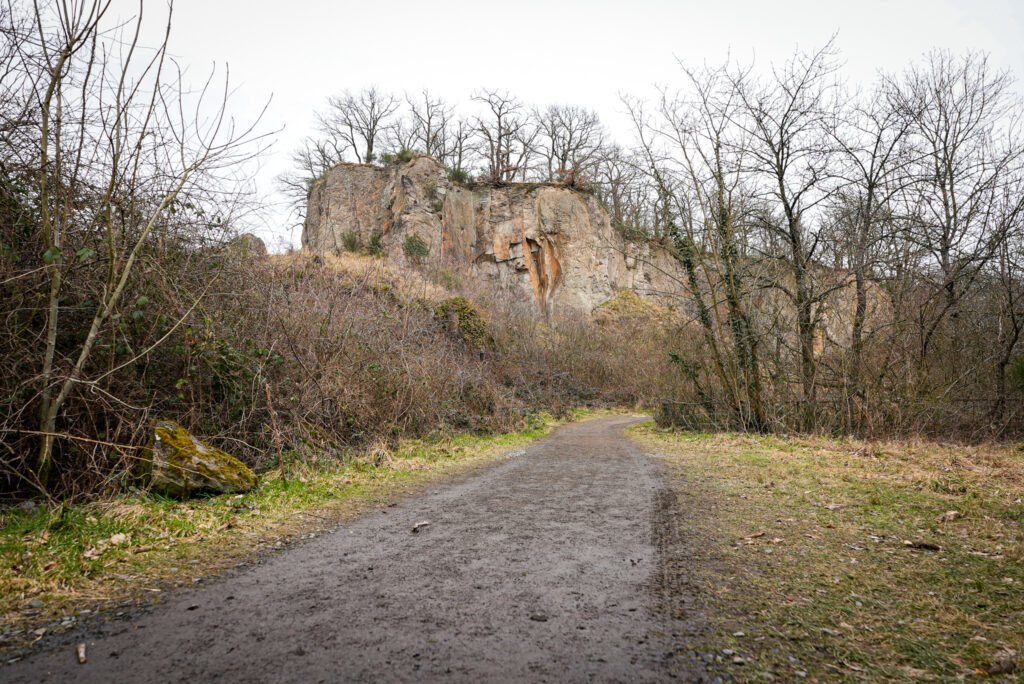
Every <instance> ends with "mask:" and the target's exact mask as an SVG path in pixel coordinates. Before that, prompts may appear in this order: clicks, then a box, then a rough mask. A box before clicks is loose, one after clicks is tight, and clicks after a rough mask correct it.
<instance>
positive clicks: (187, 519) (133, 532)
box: [0, 412, 592, 650]
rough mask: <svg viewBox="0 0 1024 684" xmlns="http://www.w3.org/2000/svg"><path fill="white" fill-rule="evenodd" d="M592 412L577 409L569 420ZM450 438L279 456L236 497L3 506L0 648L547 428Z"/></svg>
mask: <svg viewBox="0 0 1024 684" xmlns="http://www.w3.org/2000/svg"><path fill="white" fill-rule="evenodd" d="M589 415H592V413H588V412H577V413H576V414H574V415H573V416H572V417H571V418H570V419H569V420H575V419H580V418H583V417H587V416H589ZM561 422H565V421H556V420H553V419H550V418H548V419H545V420H543V421H541V422H538V423H535V425H534V427H532V428H531V429H527V430H524V431H521V432H516V433H509V434H500V435H491V436H473V435H464V434H457V435H448V436H443V437H437V438H434V439H430V440H416V441H406V442H403V443H402V445H401V447H400V448H399V449H398V450H397V451H396V452H394V453H391V452H386V451H380V450H378V451H372V450H371V451H369V452H366V453H365V454H362V455H358V456H357V455H353V456H352V458H351V459H350V460H349V461H348V462H347V463H345V464H339V463H337V461H336V460H332V461H331V462H329V463H317V462H311V461H307V460H296V459H288V458H285V459H284V462H283V463H282V464H281V467H280V468H277V469H275V470H274V471H272V472H270V473H266V474H264V475H263V476H262V477H261V481H260V485H259V486H258V487H257V488H256V489H255V490H253V491H252V492H249V493H247V494H244V495H236V496H231V495H223V496H216V497H211V498H206V499H193V500H189V501H184V502H179V501H172V500H169V499H162V498H158V497H153V496H145V495H141V494H140V495H134V496H125V497H119V498H115V499H111V500H107V501H97V502H93V503H89V504H85V505H79V506H63V507H56V508H45V507H36V508H35V509H33V510H31V511H26V510H22V509H14V510H11V509H7V510H0V650H10V649H12V648H18V647H21V646H23V645H25V643H26V642H27V641H31V640H32V639H34V638H36V637H38V636H41V633H37V630H39V629H47V630H54V629H61V628H65V627H69V626H71V625H72V624H74V622H75V621H76V620H77V619H78V617H80V616H81V615H82V614H88V613H91V612H95V611H97V610H103V609H105V608H109V607H111V606H117V605H121V604H124V603H126V602H130V601H136V600H140V599H145V597H146V596H147V595H149V596H152V595H153V594H159V593H160V592H161V591H162V590H163V589H166V588H168V587H172V586H176V585H185V584H191V583H192V582H194V581H196V580H197V578H200V577H203V576H208V575H210V574H215V573H217V572H218V571H222V570H224V569H227V568H230V567H232V566H233V565H235V564H237V563H238V562H239V561H240V560H244V559H246V558H249V557H252V556H254V555H257V554H259V553H261V552H264V551H270V550H273V549H275V548H280V547H283V546H285V545H287V544H288V543H289V542H291V541H293V540H296V539H300V538H303V537H309V536H310V535H315V534H317V531H318V530H321V529H324V528H326V527H328V526H331V525H333V524H334V523H335V522H337V521H339V520H343V519H345V518H348V517H351V516H354V515H357V514H358V513H360V512H362V511H365V510H368V509H371V508H374V507H379V506H381V505H384V504H387V503H389V502H391V501H393V500H395V499H397V498H401V497H402V496H406V495H408V494H410V493H414V492H415V491H417V489H418V488H419V487H422V486H423V485H425V484H428V483H432V482H436V481H437V480H438V479H439V478H443V477H445V476H449V475H453V474H458V473H462V472H465V471H466V470H468V469H470V468H473V467H476V466H479V465H483V464H486V463H488V462H490V461H493V460H494V459H496V458H499V457H501V456H502V455H504V454H505V453H507V452H508V451H509V450H512V449H515V448H518V447H521V446H523V445H526V444H527V443H529V442H531V441H533V440H535V439H538V438H540V437H543V436H544V435H546V434H548V433H549V432H550V431H551V430H552V429H553V428H554V427H555V426H557V425H558V424H560V423H561Z"/></svg>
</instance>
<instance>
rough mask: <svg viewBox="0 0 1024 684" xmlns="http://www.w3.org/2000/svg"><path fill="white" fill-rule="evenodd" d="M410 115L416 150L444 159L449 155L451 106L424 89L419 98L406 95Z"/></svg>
mask: <svg viewBox="0 0 1024 684" xmlns="http://www.w3.org/2000/svg"><path fill="white" fill-rule="evenodd" d="M406 102H407V103H408V105H409V113H410V114H411V116H412V120H413V125H412V130H413V140H414V146H415V148H416V149H417V150H420V151H422V152H423V153H424V154H426V155H429V156H431V157H433V158H434V159H437V160H440V161H444V159H445V158H446V157H447V156H448V155H449V152H450V148H451V139H450V131H449V127H450V125H451V119H452V116H453V112H454V110H453V108H452V107H451V106H450V105H448V104H447V103H446V102H445V101H444V99H443V98H440V97H434V96H432V95H431V94H430V91H429V90H427V89H424V90H423V91H422V92H421V93H420V99H419V100H413V99H411V98H409V97H408V96H407V97H406Z"/></svg>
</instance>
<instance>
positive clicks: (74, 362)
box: [0, 0, 1024, 496]
mask: <svg viewBox="0 0 1024 684" xmlns="http://www.w3.org/2000/svg"><path fill="white" fill-rule="evenodd" d="M137 28H138V25H136V24H129V25H123V24H121V25H119V24H118V22H116V21H114V20H113V19H112V18H111V17H109V16H108V15H107V5H106V3H103V2H94V1H92V0H77V1H76V2H70V3H41V4H40V5H39V6H35V5H33V6H32V7H27V6H26V7H21V6H19V5H16V4H14V3H5V4H3V5H2V6H0V64H2V66H3V68H2V69H0V315H2V316H3V321H4V325H3V327H2V330H0V489H2V490H3V492H4V493H5V494H7V495H9V496H22V495H27V494H29V493H31V492H37V493H38V492H43V493H47V494H50V495H58V494H64V495H68V494H73V493H95V492H97V491H105V490H106V489H117V488H120V487H124V486H129V485H130V483H131V470H132V463H133V458H134V454H135V453H136V450H137V448H138V447H139V446H141V445H142V444H143V443H144V442H145V441H146V439H147V438H148V434H147V433H148V426H149V425H150V424H151V422H152V421H153V420H154V419H156V418H166V417H171V418H174V419H176V420H179V421H180V422H182V423H183V424H185V425H186V426H187V427H188V428H190V429H192V430H195V431H196V432H197V433H199V434H201V435H202V436H203V437H205V438H207V439H209V440H211V441H212V442H214V443H216V444H217V445H219V446H222V447H224V448H226V449H227V450H229V451H231V452H232V453H234V454H236V455H238V456H240V457H242V458H244V459H245V460H246V461H247V462H249V463H250V464H253V465H256V466H259V465H261V464H263V463H265V462H267V461H268V459H273V458H276V456H275V455H276V454H278V453H280V452H282V451H288V452H293V453H295V454H298V455H301V456H303V457H313V456H314V455H315V456H316V457H327V458H331V457H336V456H340V455H341V454H344V453H347V449H349V448H350V447H351V446H353V445H358V444H362V443H367V442H372V441H379V440H384V441H387V440H393V439H395V438H397V437H398V436H399V435H406V434H414V435H425V434H428V433H430V432H432V431H436V430H443V429H478V430H500V429H508V428H510V427H513V426H516V425H521V424H523V422H524V421H526V420H528V418H529V415H530V414H531V413H532V412H534V411H537V410H541V409H548V410H553V411H559V410H562V409H564V408H566V407H569V406H573V405H578V404H580V403H586V402H594V401H599V402H614V403H620V404H636V403H639V404H644V405H647V406H661V407H662V408H663V414H664V415H665V416H666V417H667V418H669V419H673V420H678V421H681V422H687V423H691V424H700V425H711V426H719V427H736V428H741V429H751V430H788V429H798V430H829V431H836V432H865V433H870V432H892V431H929V432H936V433H939V432H941V433H944V434H956V435H959V436H968V437H981V436H991V435H996V436H1000V435H1008V434H1011V433H1013V432H1015V431H1017V430H1019V428H1020V426H1021V413H1022V412H1021V391H1020V385H1019V381H1020V379H1021V378H1022V376H1024V363H1022V362H1021V361H1020V358H1021V350H1020V334H1021V330H1022V327H1024V308H1022V307H1024V283H1022V280H1021V268H1022V261H1021V257H1022V256H1024V255H1022V253H1021V252H1022V248H1024V225H1022V218H1024V199H1022V198H1024V172H1022V146H1021V140H1020V130H1019V125H1020V115H1021V105H1020V99H1019V97H1018V95H1017V93H1016V91H1015V90H1014V87H1015V86H1014V83H1013V81H1012V79H1011V77H1010V76H1009V74H1006V73H1003V72H999V71H997V70H995V69H993V68H992V67H991V65H990V64H989V63H988V61H987V59H986V58H985V56H984V55H980V54H973V53H972V54H965V55H960V56H957V55H951V54H948V53H945V52H941V51H940V52H934V53H931V54H929V55H926V56H925V57H924V58H923V59H922V60H921V61H920V62H919V63H916V64H914V65H912V66H911V67H909V68H908V69H907V70H906V71H905V72H904V73H902V74H893V75H888V76H884V77H882V78H881V79H880V80H879V82H878V83H877V84H876V85H875V86H874V87H873V89H871V90H869V91H864V92H848V91H847V89H846V87H845V86H844V84H843V83H842V81H841V79H840V78H839V76H840V74H839V72H838V70H837V68H836V66H835V54H834V51H833V50H832V49H831V48H830V47H829V48H826V49H825V50H822V51H820V52H818V53H815V54H810V55H804V54H797V55H795V56H794V58H793V59H792V60H791V61H790V62H788V63H786V64H784V65H776V66H775V67H774V68H773V69H772V70H771V71H770V73H771V76H770V77H768V78H760V77H757V76H755V72H754V71H753V70H751V69H738V68H735V67H734V66H732V65H725V66H723V67H721V68H704V69H700V70H691V71H687V70H683V71H682V72H681V75H682V79H681V80H682V84H683V85H682V86H681V87H680V89H679V90H678V91H675V90H664V91H661V92H659V93H658V94H657V96H656V97H654V98H651V99H648V100H644V99H639V98H627V99H626V100H625V104H626V105H627V107H628V110H629V112H630V113H631V115H632V121H633V124H634V127H635V140H633V142H632V143H631V144H630V145H616V144H613V143H611V142H610V140H609V136H608V134H607V132H606V131H605V129H604V128H603V127H602V125H601V122H600V120H599V118H598V116H597V115H596V114H595V113H594V112H591V111H589V110H587V109H583V108H579V107H573V106H549V107H543V108H537V107H527V106H526V105H524V104H522V103H521V102H519V101H517V100H516V99H515V98H513V97H511V96H509V95H507V94H503V93H499V92H496V91H481V92H479V93H477V94H476V95H475V96H474V98H473V102H474V104H475V106H476V108H477V116H472V117H460V116H459V115H458V113H457V112H456V110H455V108H454V107H453V106H451V105H449V104H447V103H445V102H443V101H441V100H440V99H438V98H436V97H434V96H432V95H431V94H430V93H429V92H424V93H422V94H420V95H418V96H416V97H408V98H405V99H404V100H399V99H398V98H396V97H395V96H392V95H390V94H387V93H384V92H382V91H378V90H367V91H363V92H360V93H351V92H345V93H343V94H342V95H339V96H338V97H336V98H332V99H331V101H330V102H329V108H328V109H327V111H325V112H324V113H323V115H322V117H321V121H320V130H319V132H318V133H317V135H316V136H314V137H311V138H310V139H309V140H308V141H307V143H306V144H305V145H304V147H303V149H302V150H301V151H300V152H299V153H298V154H297V155H296V160H297V161H298V162H299V166H300V169H299V171H298V172H297V173H296V174H295V175H293V176H290V177H289V178H286V179H283V182H284V183H285V185H286V187H287V188H289V189H290V190H291V191H292V192H293V194H294V196H295V197H296V198H297V200H298V201H299V202H300V203H301V202H302V201H303V200H304V198H305V193H306V191H307V189H308V187H309V183H310V182H311V181H312V180H314V179H315V178H317V177H319V176H320V175H322V174H323V172H324V171H325V170H326V169H328V168H330V166H332V165H333V164H335V163H337V162H338V161H342V160H345V159H348V160H351V161H364V162H365V161H371V162H373V161H379V162H381V163H387V162H389V161H391V160H393V159H395V158H398V159H401V158H402V157H403V156H404V155H405V154H407V152H408V151H409V150H416V151H421V152H425V153H428V154H431V155H433V156H435V157H437V158H438V159H440V160H442V161H443V162H444V164H445V165H446V166H447V167H448V169H449V172H450V174H451V177H452V178H453V180H456V181H460V182H470V183H472V182H486V183H495V184H502V183H510V182H517V181H523V180H537V179H544V180H555V181H560V182H563V183H565V184H566V185H568V186H570V187H576V188H579V189H586V190H588V191H592V192H595V193H597V194H598V196H599V197H600V198H601V199H602V201H603V202H604V204H605V206H606V207H607V208H608V211H609V214H610V216H611V218H612V221H613V224H614V225H615V226H616V227H617V228H619V229H620V230H621V231H622V232H623V233H624V234H625V235H627V236H628V237H629V238H630V239H632V240H636V241H638V242H647V243H650V244H651V245H652V246H655V247H656V248H657V249H664V250H668V251H669V252H670V253H671V254H672V255H673V258H674V259H676V260H677V263H678V265H679V268H678V269H677V272H678V273H681V274H682V275H681V277H680V281H681V282H680V283H679V288H677V292H678V291H680V290H681V291H683V292H685V293H686V294H685V295H683V296H677V300H676V301H675V302H673V306H672V307H669V308H662V307H660V306H654V305H651V304H649V303H644V302H642V301H640V300H638V299H636V298H635V297H630V296H628V295H626V294H622V295H620V296H619V297H617V298H616V299H615V300H613V301H612V302H610V303H609V304H608V305H606V306H604V307H601V309H600V311H598V312H596V314H594V315H590V314H588V313H586V312H583V313H580V314H578V315H571V316H568V317H562V318H558V319H551V320H541V319H538V318H537V317H536V314H535V313H534V312H533V311H532V310H530V308H529V307H527V308H526V309H525V310H524V309H521V308H519V307H518V305H516V304H515V303H513V302H503V301H500V300H496V299H495V298H494V297H493V295H488V296H486V297H483V296H478V295H482V294H483V293H480V292H477V291H475V289H474V286H473V283H471V282H456V280H457V279H455V280H453V279H452V278H451V277H450V274H448V276H446V278H444V279H438V280H437V282H441V281H442V280H444V281H445V282H446V286H445V287H440V286H438V285H436V284H431V282H432V281H431V277H432V275H431V274H430V273H426V272H424V273H420V274H395V273H387V272H386V271H385V270H384V269H383V267H382V266H381V264H380V262H376V261H374V260H373V259H371V258H363V257H361V258H355V257H352V258H349V257H335V256H328V257H313V256H310V255H301V254H300V255H290V256H276V257H275V256H271V257H267V256H266V255H264V254H262V252H261V251H260V250H259V248H258V245H254V244H253V242H252V241H246V240H238V239H234V238H233V236H235V235H236V234H237V232H238V231H239V229H240V226H241V225H242V221H241V218H242V217H243V216H244V215H245V214H246V213H247V212H250V211H253V209H254V206H253V204H252V202H251V201H250V198H249V197H248V196H247V194H246V192H245V190H246V185H245V183H244V178H245V177H246V173H247V170H248V167H247V166H246V164H247V163H248V162H249V161H250V160H252V159H254V158H256V157H258V156H259V154H260V153H261V144H262V138H261V137H260V136H259V135H256V134H254V132H253V129H252V128H249V127H244V126H243V127H239V126H237V125H236V124H235V122H234V121H233V119H231V117H230V116H229V111H228V104H227V97H226V94H227V93H228V92H229V87H228V85H227V84H226V83H224V84H219V82H218V81H215V80H214V79H213V78H212V77H211V79H210V80H209V81H207V82H206V83H204V84H199V85H198V86H189V85H187V84H185V83H184V82H183V80H182V77H181V74H180V72H179V71H178V68H177V66H176V65H175V64H173V62H171V61H169V60H167V58H166V54H167V43H166V42H164V43H163V44H161V45H159V46H156V47H155V48H146V47H143V46H141V45H140V44H139V41H138V33H137V30H136V29H137ZM218 85H219V87H218ZM457 295H463V296H466V297H468V300H462V299H453V297H455V296H457ZM484 300H486V306H484V305H482V304H481V302H483V301H484ZM460 316H471V317H479V320H474V321H472V322H470V323H467V321H465V320H462V319H461V318H460ZM467 326H468V327H467ZM467 330H475V331H477V333H479V334H477V333H474V334H467ZM480 331H485V332H480Z"/></svg>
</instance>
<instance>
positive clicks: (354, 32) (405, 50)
mask: <svg viewBox="0 0 1024 684" xmlns="http://www.w3.org/2000/svg"><path fill="white" fill-rule="evenodd" d="M165 7H166V4H165V2H163V1H162V0H145V14H146V17H147V18H148V19H150V20H154V21H153V24H152V27H153V28H154V29H155V28H156V24H157V21H156V20H159V21H163V20H164V19H165V12H166V9H165ZM137 8H138V1H137V0H135V1H132V0H114V7H113V10H114V12H115V14H117V15H119V16H121V17H123V18H128V17H130V16H133V15H134V14H135V13H136V12H137ZM157 15H164V16H163V17H159V16H157ZM174 15H175V16H174V22H173V29H172V37H171V51H172V53H173V54H174V55H176V56H177V57H178V58H179V59H180V60H181V62H182V63H184V64H187V65H190V68H191V69H193V70H194V71H193V73H195V74H196V77H197V79H198V78H199V76H201V75H202V74H204V73H205V72H206V71H208V69H209V68H210V67H211V66H212V65H213V64H214V63H216V64H218V65H224V64H225V63H226V64H228V65H229V66H230V70H231V80H232V83H233V84H234V85H235V86H236V87H237V88H238V91H237V93H236V96H235V98H234V100H233V102H232V106H231V108H232V110H233V111H234V113H235V114H236V115H237V116H238V118H240V119H243V120H244V119H246V118H247V116H251V115H253V114H254V113H257V112H258V110H259V109H260V108H261V107H262V104H263V103H264V102H265V101H266V100H267V98H270V97H271V96H272V98H273V99H272V102H271V106H270V109H269V110H268V112H267V115H266V117H265V119H264V128H265V129H275V130H276V129H279V128H280V129H283V130H282V131H281V133H280V134H279V135H278V136H277V142H276V143H275V145H274V147H273V149H272V150H271V151H270V152H269V153H268V154H267V155H266V156H265V158H264V160H263V162H262V164H261V168H260V170H259V171H258V173H257V178H256V180H257V182H258V184H259V185H260V187H261V189H262V194H263V195H264V196H266V197H268V198H271V199H272V198H273V191H274V180H273V179H274V177H275V176H276V175H277V174H279V173H280V172H281V171H282V170H284V169H286V168H287V167H288V156H289V153H290V152H291V150H293V149H294V148H295V147H296V145H297V142H298V141H299V140H300V139H301V138H302V137H303V136H304V135H307V134H308V133H310V132H311V130H312V126H313V120H314V119H313V113H314V111H315V110H317V109H319V108H322V107H323V104H324V101H325V99H326V98H327V97H328V96H329V95H332V94H336V93H339V92H340V91H342V90H344V89H346V88H349V89H353V90H358V89H360V88H363V87H365V86H368V85H377V86H378V87H379V88H381V89H384V90H389V91H394V92H402V91H408V92H418V91H419V90H421V89H423V88H429V89H430V90H431V91H432V92H433V93H435V94H437V95H441V96H443V97H445V98H446V99H447V100H449V101H450V102H455V103H461V102H464V101H466V100H468V98H469V96H470V94H471V93H472V92H473V91H474V90H476V89H479V88H481V87H487V88H497V89H503V90H504V89H507V90H509V91H511V92H512V93H513V94H515V95H516V96H518V97H519V98H520V99H521V100H523V101H524V102H526V103H529V104H549V103H561V104H576V105H582V106H586V107H589V108H591V109H594V110H596V111H597V112H598V113H599V114H600V115H601V117H602V119H603V120H605V122H606V123H607V124H608V126H609V128H610V130H611V132H612V133H613V137H616V138H617V139H620V140H621V141H622V142H624V143H625V142H628V127H627V126H626V124H625V123H624V122H623V121H622V119H621V109H622V107H621V105H620V103H619V99H618V98H619V94H620V93H629V94H637V95H643V94H647V93H650V92H651V90H652V86H653V85H654V84H668V85H672V84H673V83H678V82H679V77H678V73H679V72H678V65H677V61H676V60H677V59H679V60H683V61H684V62H686V63H690V64H695V65H696V64H700V63H701V62H703V61H708V62H710V63H719V62H721V61H722V60H723V59H724V58H725V57H726V55H727V54H729V53H731V54H732V56H733V57H734V58H736V59H737V60H738V61H741V62H744V63H747V62H750V61H751V60H753V59H754V58H756V63H757V64H758V65H759V66H767V65H768V64H769V63H770V62H771V61H772V60H775V61H781V60H784V59H785V58H786V57H787V56H789V55H790V54H792V52H793V51H794V50H795V49H796V48H802V49H805V50H813V49H816V48H819V47H821V46H822V45H823V44H824V43H825V42H826V41H827V40H828V39H829V38H830V37H831V36H832V35H833V34H836V35H837V41H836V45H837V47H838V48H839V50H840V51H841V57H842V60H843V61H844V63H845V67H844V72H845V74H846V76H847V78H848V79H849V80H851V81H853V82H860V83H863V84H865V85H866V84H869V83H870V82H871V81H872V80H874V76H875V74H876V73H877V71H878V70H880V69H881V70H886V71H898V70H901V69H902V68H903V67H904V66H905V65H906V64H908V63H909V62H910V61H911V60H913V59H915V58H917V57H919V56H920V55H921V54H922V53H923V52H925V51H927V50H929V49H931V48H933V47H943V48H950V49H953V50H955V51H963V50H967V49H974V50H984V51H986V52H988V53H990V55H991V58H992V61H993V62H994V64H995V66H997V67H1001V68H1009V69H1011V70H1012V71H1013V72H1014V74H1015V75H1016V76H1017V77H1018V78H1021V77H1024V40H1022V37H1024V1H1022V0H972V1H969V0H890V1H885V0H858V1H856V2H850V1H848V0H846V1H843V2H829V1H827V0H817V1H802V0H774V1H771V2H766V1H765V0H742V1H736V0H732V1H730V0H719V2H707V1H706V0H705V1H702V2H691V1H689V0H686V1H683V0H677V1H675V2H671V1H667V0H629V1H628V2H611V1H604V0H587V1H584V0H578V1H577V0H573V1H571V2H567V1H565V0H523V1H518V2H500V3H499V2H490V1H488V0H472V1H453V0H433V1H432V2H424V1H423V0H409V1H407V0H391V1H384V2H371V1H367V0H360V1H358V2H353V1H349V0H291V1H290V2H281V0H176V2H175V7H174ZM147 23H148V22H147ZM265 223H266V225H265V226H262V227H260V228H259V229H258V230H259V233H260V234H261V235H262V237H264V239H265V240H266V241H267V242H268V246H269V247H271V249H275V250H280V249H282V248H285V247H287V246H289V245H295V246H298V242H299V234H300V231H299V229H298V228H297V227H295V226H293V225H289V222H288V221H287V220H286V218H285V212H284V211H283V209H281V208H278V209H277V210H271V211H269V212H267V214H266V219H265Z"/></svg>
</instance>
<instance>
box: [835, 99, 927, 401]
mask: <svg viewBox="0 0 1024 684" xmlns="http://www.w3.org/2000/svg"><path fill="white" fill-rule="evenodd" d="M850 101H851V102H855V101H856V100H855V99H850ZM836 117H837V118H836V119H835V120H834V122H833V125H832V127H831V129H830V134H831V136H832V139H833V143H834V144H835V146H836V149H837V151H838V156H837V158H836V162H835V163H836V173H837V174H838V175H839V176H840V177H841V179H842V181H841V183H840V189H839V192H838V193H837V194H836V195H835V197H834V199H835V202H836V204H835V211H836V212H837V214H838V219H837V226H838V227H839V230H838V232H837V234H835V235H833V236H832V241H833V244H834V246H835V247H836V248H837V249H839V250H840V251H841V252H842V255H843V258H844V259H843V265H844V266H845V267H846V268H848V269H849V270H850V271H852V273H853V278H854V287H855V298H856V304H855V309H854V314H853V321H852V327H851V344H850V352H851V357H852V358H851V368H850V385H851V389H852V392H851V393H852V395H853V397H854V398H855V399H856V401H858V402H859V403H860V404H861V408H863V403H864V402H865V400H866V396H865V393H866V384H865V381H864V334H865V325H866V321H867V316H868V287H869V283H870V282H871V281H872V280H874V279H875V278H876V274H877V273H878V271H879V269H878V266H879V265H880V263H879V262H880V260H881V259H883V258H884V255H883V254H882V252H883V250H882V249H881V248H882V246H883V245H885V244H886V242H885V240H886V238H887V237H890V236H891V233H892V231H893V230H895V224H894V212H895V211H896V207H895V206H894V205H895V202H896V199H897V197H898V196H899V195H900V193H903V192H904V191H905V190H906V188H907V185H908V183H910V181H911V176H910V172H909V167H910V165H911V164H912V163H914V161H915V152H914V150H913V149H911V148H910V146H909V143H908V138H909V130H910V120H909V119H908V118H907V117H906V116H904V115H903V112H901V111H900V108H899V106H898V105H897V104H896V103H895V102H894V101H893V98H892V93H891V91H890V90H889V89H888V88H885V87H884V85H881V84H880V85H879V87H877V88H876V89H875V90H874V91H872V92H870V93H868V94H867V97H866V98H865V101H864V102H863V103H861V104H856V105H854V106H852V108H851V110H850V111H848V112H846V111H844V112H843V113H842V114H839V113H838V112H837V113H836Z"/></svg>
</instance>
